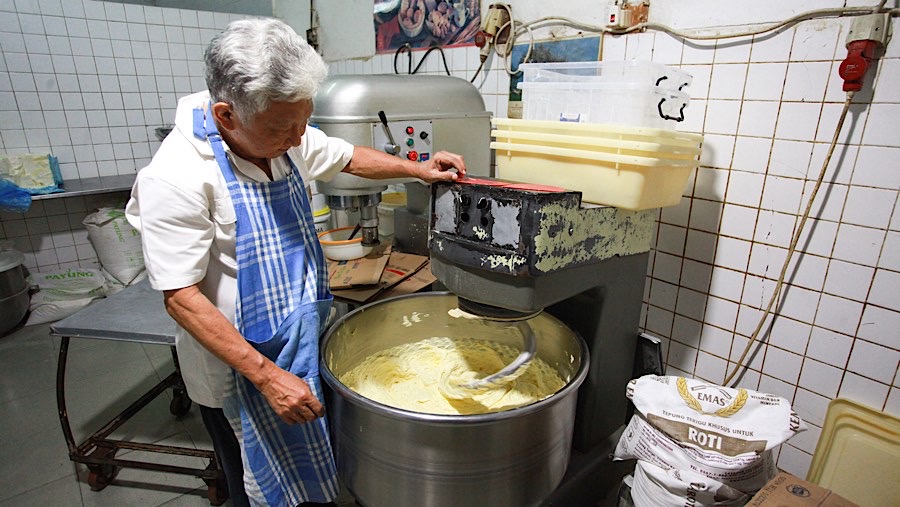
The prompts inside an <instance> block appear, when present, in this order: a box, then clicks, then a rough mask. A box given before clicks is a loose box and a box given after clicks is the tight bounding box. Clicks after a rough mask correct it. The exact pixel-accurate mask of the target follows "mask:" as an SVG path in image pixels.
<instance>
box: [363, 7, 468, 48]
mask: <svg viewBox="0 0 900 507" xmlns="http://www.w3.org/2000/svg"><path fill="white" fill-rule="evenodd" d="M374 1H375V10H374V12H375V52H376V53H379V54H381V53H393V52H395V51H397V49H399V48H401V47H404V46H406V45H409V48H410V49H427V48H430V47H433V46H439V47H443V48H449V47H458V46H472V45H474V44H475V34H476V33H478V31H479V30H480V29H481V8H480V2H479V1H478V0H374Z"/></svg>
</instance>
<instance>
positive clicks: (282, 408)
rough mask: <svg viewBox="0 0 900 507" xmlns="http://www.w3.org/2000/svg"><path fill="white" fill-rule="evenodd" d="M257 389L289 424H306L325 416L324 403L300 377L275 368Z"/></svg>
mask: <svg viewBox="0 0 900 507" xmlns="http://www.w3.org/2000/svg"><path fill="white" fill-rule="evenodd" d="M267 373H268V375H267V376H266V378H265V380H263V381H262V382H260V383H259V384H257V388H259V391H260V392H261V393H262V394H263V396H265V397H266V401H268V402H269V405H270V406H271V407H272V410H274V411H275V413H276V414H278V417H280V418H281V420H282V421H284V422H285V423H287V424H295V423H305V422H309V421H313V420H315V419H316V418H318V417H322V416H323V415H325V409H324V407H323V406H322V403H321V402H320V401H319V400H318V399H317V398H316V397H315V396H314V395H313V393H312V391H311V390H310V389H309V385H308V384H307V383H306V381H304V380H303V379H301V378H300V377H298V376H296V375H294V374H292V373H290V372H287V371H285V370H282V369H281V368H279V367H277V366H274V365H273V367H272V368H269V372H267Z"/></svg>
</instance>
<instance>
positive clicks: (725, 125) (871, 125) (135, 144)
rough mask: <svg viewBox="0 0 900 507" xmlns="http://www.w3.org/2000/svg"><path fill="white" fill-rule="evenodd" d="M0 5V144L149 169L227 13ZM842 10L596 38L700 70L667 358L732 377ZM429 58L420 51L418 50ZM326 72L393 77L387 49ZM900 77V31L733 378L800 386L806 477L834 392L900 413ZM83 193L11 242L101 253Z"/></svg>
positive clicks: (783, 223)
mask: <svg viewBox="0 0 900 507" xmlns="http://www.w3.org/2000/svg"><path fill="white" fill-rule="evenodd" d="M79 6H81V7H80V8H79ZM0 16H2V17H3V20H4V22H3V23H0V48H2V50H3V57H4V58H3V60H2V61H0V65H3V67H2V69H0V115H2V116H0V140H2V141H3V143H4V144H3V146H2V148H3V149H4V150H7V151H16V150H18V151H24V150H26V149H27V151H38V149H43V151H47V148H48V147H49V148H50V149H52V151H53V152H54V153H55V154H57V155H58V156H59V155H60V154H63V155H64V156H61V157H60V160H61V162H62V163H63V164H64V167H65V172H66V174H67V175H68V176H73V175H80V176H92V175H93V176H96V175H99V174H122V173H128V172H133V171H134V170H135V168H138V167H140V166H141V165H142V164H143V163H144V162H145V161H146V159H147V158H148V157H149V156H150V153H152V151H153V149H155V144H154V143H155V139H154V138H153V137H152V129H153V127H155V126H158V125H162V124H165V123H166V122H167V121H168V119H169V118H171V117H172V113H173V108H174V101H175V97H177V96H178V95H179V94H181V93H187V92H189V91H193V90H194V89H198V88H200V87H202V82H200V81H198V79H199V76H200V75H199V72H200V71H199V66H198V65H195V64H196V63H197V61H198V60H199V58H200V53H201V51H202V46H203V44H205V43H206V42H207V41H208V39H209V38H210V37H211V36H212V34H213V33H214V32H215V31H216V29H217V28H220V27H222V26H224V25H225V24H226V23H227V21H228V20H229V19H230V17H229V16H228V15H219V14H216V15H210V14H208V13H206V14H204V13H198V12H192V11H182V10H177V9H158V8H152V7H143V8H141V7H136V6H132V5H124V6H123V5H121V4H114V3H106V2H95V1H92V0H84V1H83V2H79V1H78V0H73V1H68V0H66V1H59V0H31V1H28V0H19V1H16V2H13V1H12V0H0ZM7 19H8V20H9V21H6V20H7ZM893 23H894V32H895V33H900V26H898V20H897V18H894V20H893ZM848 26H849V21H848V20H846V19H829V20H818V21H807V22H803V23H800V24H798V25H796V26H794V27H793V28H790V29H787V30H784V31H782V32H779V33H777V34H774V35H772V34H769V35H766V36H764V37H757V38H756V39H749V38H748V39H743V40H741V39H738V40H729V41H728V42H727V43H722V44H718V45H717V44H716V43H714V42H712V43H699V44H698V43H692V44H690V45H685V44H682V43H681V42H680V41H678V40H677V39H674V38H672V37H670V36H667V35H663V34H661V33H657V32H647V33H642V34H635V35H629V36H624V37H612V36H607V37H605V40H604V43H603V51H604V55H603V57H604V59H607V60H621V59H630V58H640V59H653V60H655V61H658V62H661V63H666V64H670V65H677V66H681V67H682V68H684V69H685V70H687V71H688V72H690V73H691V74H692V75H693V77H694V81H693V84H692V86H691V94H692V100H691V104H690V106H689V107H688V109H687V110H686V114H687V118H686V120H685V122H684V124H683V125H682V128H683V129H684V130H689V131H694V132H702V133H703V134H704V135H705V142H704V154H703V158H702V167H701V168H700V169H699V170H698V171H696V174H694V175H692V178H691V180H690V182H689V184H688V186H687V188H686V189H685V198H684V199H683V200H682V202H681V204H680V205H678V206H675V207H670V208H665V209H662V210H661V211H660V213H659V220H658V227H657V229H656V235H655V245H654V250H653V252H652V255H651V264H650V269H649V272H648V277H647V286H646V290H645V302H644V312H643V322H642V325H643V327H644V329H645V330H646V331H648V332H650V333H652V334H654V335H657V336H659V337H661V338H663V341H664V344H665V357H666V358H667V365H668V372H669V373H671V374H680V375H687V376H693V377H698V378H703V379H706V380H708V381H711V382H718V383H721V382H723V381H724V378H725V375H726V372H727V371H730V370H731V369H732V368H733V367H734V362H735V361H736V360H737V358H738V357H739V356H740V353H741V351H742V350H743V348H744V346H745V345H746V343H747V341H748V337H749V336H750V335H751V334H752V333H753V330H754V328H755V327H756V324H757V321H758V319H759V317H760V316H761V314H762V309H763V308H764V307H765V304H766V303H767V301H768V298H769V296H770V294H771V293H772V291H773V289H774V286H775V280H776V279H777V277H778V272H779V270H780V268H781V264H782V262H783V260H784V257H785V255H786V252H787V248H788V245H789V242H790V238H791V235H792V233H793V231H794V230H795V228H796V227H797V226H798V223H799V216H800V214H801V213H802V210H803V209H804V208H805V206H806V202H807V200H808V197H809V195H810V192H811V190H812V186H813V181H814V180H815V178H816V177H817V175H818V173H819V170H820V167H821V165H822V163H823V161H824V159H825V155H826V151H827V148H828V143H829V142H830V141H831V138H832V135H833V132H834V128H835V125H836V122H837V116H838V114H839V112H840V109H841V104H842V102H843V99H844V94H843V92H842V91H841V83H840V81H839V79H838V76H837V64H838V62H839V61H840V59H842V58H843V51H844V50H843V40H844V37H845V34H846V31H847V29H848ZM126 34H127V35H126ZM895 39H896V37H895ZM423 54H424V53H423V52H416V53H414V58H415V61H414V66H415V64H417V63H418V59H419V58H421V56H422V55H423ZM445 54H446V57H447V63H448V65H449V67H450V69H451V71H452V73H453V74H454V75H456V76H459V77H463V78H466V79H471V77H472V76H473V75H474V73H475V70H476V69H477V68H478V63H479V62H478V51H477V49H476V48H474V47H467V48H455V49H448V50H445ZM331 68H332V72H333V73H336V74H346V73H364V74H366V73H389V72H393V55H378V56H375V57H374V58H372V59H370V60H368V61H359V60H352V61H344V62H336V63H333V64H332V65H331ZM51 69H52V71H51ZM111 69H115V71H113V70H111ZM423 69H424V71H425V72H427V73H440V72H442V71H443V70H442V69H443V68H442V65H441V63H440V55H439V54H438V53H437V52H432V54H431V55H430V56H429V60H428V61H427V62H426V64H425V65H423ZM13 75H15V78H13ZM82 78H83V79H82ZM123 78H124V79H123ZM898 82H900V44H898V43H897V41H896V40H895V41H894V43H893V44H892V45H891V46H890V47H889V48H888V50H887V53H886V55H885V56H884V57H883V58H882V59H881V60H880V62H879V65H878V68H877V78H875V79H870V80H869V82H868V83H867V90H866V91H864V92H863V93H860V94H859V95H858V96H857V100H856V104H855V105H854V107H853V108H852V114H851V117H850V118H848V120H847V123H846V124H845V125H844V128H843V130H842V132H841V136H840V138H839V145H838V149H837V150H836V152H835V154H834V157H833V158H832V160H831V163H830V165H829V169H828V172H827V175H826V183H825V184H824V185H823V186H822V188H821V190H820V191H819V194H818V196H817V198H816V203H815V205H814V207H813V215H814V216H815V219H814V220H811V221H810V222H809V223H808V224H807V226H806V229H805V231H804V233H803V235H802V236H801V239H800V242H799V244H798V254H797V255H796V256H795V258H794V260H793V262H792V265H791V268H790V270H789V272H788V279H787V285H786V286H785V289H786V290H785V292H784V293H783V295H782V297H781V299H780V301H779V303H778V304H777V305H776V308H777V311H778V317H777V318H773V317H771V316H770V317H769V318H768V320H767V322H766V324H765V326H764V328H763V329H764V330H767V332H766V343H765V344H764V345H762V346H760V347H758V348H757V349H756V351H755V353H754V354H752V355H751V357H750V360H749V364H750V369H749V370H748V371H747V372H746V374H744V375H743V376H742V378H741V385H742V386H745V387H748V388H752V389H758V390H762V391H769V392H772V393H775V394H778V395H781V396H784V397H785V398H787V399H788V400H790V401H791V402H792V403H793V405H794V407H795V409H796V410H797V411H798V412H799V413H800V414H801V416H802V417H803V418H804V419H805V420H806V421H807V423H808V424H809V425H810V431H809V432H807V433H804V434H801V435H800V436H798V437H797V438H795V439H793V440H791V441H790V442H789V443H788V444H786V445H784V446H782V449H781V451H780V455H779V460H778V465H779V466H780V467H781V468H783V469H785V470H788V471H790V472H793V473H795V474H798V475H800V476H803V475H805V473H806V470H807V468H808V466H809V462H810V459H811V453H812V452H813V451H814V449H815V445H816V441H817V438H818V436H819V434H820V433H821V425H822V424H823V421H824V417H825V410H826V408H827V404H828V402H829V401H830V400H831V399H833V398H835V397H846V398H850V399H854V400H856V401H859V402H861V403H864V404H866V405H869V406H872V407H874V408H876V409H879V410H885V411H887V412H889V413H893V414H895V415H900V379H898V364H900V254H898V253H897V252H898V251H900V210H898V206H897V201H898V188H900V171H898V170H897V169H898V168H897V160H900V135H898V131H900V92H898V90H900V87H898V86H897V85H896V83H898ZM475 84H476V85H477V86H478V87H479V89H480V90H481V92H482V96H483V97H484V100H485V103H486V105H487V108H488V109H489V110H491V111H493V112H494V113H495V114H496V115H497V116H501V117H504V116H506V110H507V89H508V78H507V76H506V74H505V72H504V71H503V70H502V69H501V66H500V64H499V62H498V61H497V60H496V59H493V60H492V64H491V65H490V66H489V68H488V69H486V70H483V71H482V73H481V74H480V75H479V77H478V78H477V79H476V80H475ZM873 84H874V92H872V91H870V90H871V89H872V88H871V87H872V85H873ZM17 87H19V88H17ZM23 87H24V88H23ZM54 87H55V88H54ZM63 94H66V95H63ZM20 97H21V98H20ZM137 101H140V104H141V105H140V107H136V106H135V104H137ZM70 112H71V118H72V119H70ZM123 118H124V119H123ZM139 118H140V119H139ZM63 122H65V123H63ZM125 133H127V139H126V135H125ZM123 143H124V145H125V146H127V147H128V148H130V152H129V151H128V150H126V149H125V148H122V147H120V146H121V145H123ZM98 146H99V148H98ZM116 147H118V148H116ZM92 204H93V202H91V200H90V199H82V198H70V199H59V200H50V201H44V202H43V203H40V202H38V203H36V205H37V206H36V207H35V209H34V210H33V211H32V212H30V213H29V215H26V216H25V217H22V216H16V217H8V216H2V217H0V225H2V229H0V233H2V236H0V238H3V237H5V238H12V239H14V240H16V241H17V242H18V243H19V244H25V245H26V246H27V248H29V249H30V250H29V255H30V257H29V262H30V263H31V264H30V267H38V266H44V265H47V266H51V265H53V264H54V263H58V264H63V263H64V262H72V261H71V259H72V257H73V256H75V257H77V258H78V259H79V260H80V259H81V255H84V256H85V257H90V251H88V248H89V245H88V246H87V247H85V242H86V238H85V235H84V234H82V232H83V231H81V232H78V229H79V228H80V220H81V218H82V216H83V213H84V211H85V210H86V209H87V208H88V207H89V206H91V205H92ZM66 223H68V226H69V230H66ZM79 247H80V248H79ZM73 249H74V250H73ZM50 251H52V254H51V253H49V252H50ZM86 262H90V261H89V260H88V261H86Z"/></svg>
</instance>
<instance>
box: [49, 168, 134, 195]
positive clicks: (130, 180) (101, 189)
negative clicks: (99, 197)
mask: <svg viewBox="0 0 900 507" xmlns="http://www.w3.org/2000/svg"><path fill="white" fill-rule="evenodd" d="M136 176H137V174H120V175H116V176H99V177H97V178H83V179H80V180H71V181H66V182H64V183H63V185H62V187H63V190H64V191H63V192H57V193H55V194H42V195H33V196H31V199H32V200H35V201H40V200H44V199H57V198H61V197H74V196H76V195H90V194H106V193H109V192H121V191H126V190H131V187H132V186H133V185H134V179H135V177H136Z"/></svg>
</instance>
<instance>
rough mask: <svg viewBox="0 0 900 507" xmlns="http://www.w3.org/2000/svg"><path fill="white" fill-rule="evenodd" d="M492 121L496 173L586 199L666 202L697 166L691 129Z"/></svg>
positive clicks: (641, 204) (622, 204)
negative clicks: (567, 190) (569, 192)
mask: <svg viewBox="0 0 900 507" xmlns="http://www.w3.org/2000/svg"><path fill="white" fill-rule="evenodd" d="M492 123H493V124H494V126H495V127H496V128H497V129H496V130H494V131H493V132H492V135H493V136H494V138H495V139H496V141H494V142H492V143H491V148H493V149H494V150H495V151H496V153H495V155H496V157H495V158H496V163H497V177H499V178H502V179H506V180H511V181H519V182H523V183H533V184H540V185H554V186H559V187H564V188H566V189H570V190H577V191H579V192H581V193H582V199H583V200H584V201H585V202H589V203H593V204H601V205H605V206H615V207H618V208H623V209H630V210H643V209H651V208H661V207H665V206H674V205H676V204H678V203H679V202H680V200H681V196H682V194H683V192H684V186H685V183H687V180H688V178H689V177H690V174H691V172H692V171H693V170H694V169H695V168H697V167H698V166H699V164H700V162H699V156H700V147H701V143H702V140H703V137H702V136H700V135H697V134H690V133H685V132H674V131H669V130H663V129H650V128H635V127H627V126H620V125H586V124H569V123H558V122H548V121H526V120H514V119H500V118H498V119H494V120H492Z"/></svg>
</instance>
